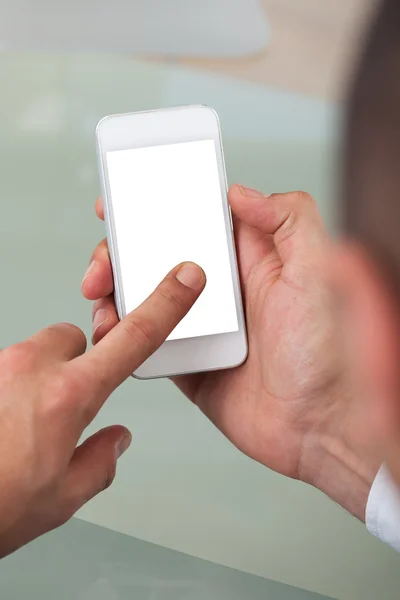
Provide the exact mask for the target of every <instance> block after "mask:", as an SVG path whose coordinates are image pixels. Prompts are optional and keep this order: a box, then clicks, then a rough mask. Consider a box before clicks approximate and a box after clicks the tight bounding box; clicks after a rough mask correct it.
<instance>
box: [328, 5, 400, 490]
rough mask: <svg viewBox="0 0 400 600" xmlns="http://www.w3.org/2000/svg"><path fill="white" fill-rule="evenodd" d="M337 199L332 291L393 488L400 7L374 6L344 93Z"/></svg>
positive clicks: (399, 313) (398, 344) (399, 299)
mask: <svg viewBox="0 0 400 600" xmlns="http://www.w3.org/2000/svg"><path fill="white" fill-rule="evenodd" d="M344 197H345V205H344V207H345V210H344V214H345V226H346V232H347V235H348V238H349V239H350V240H354V242H355V243H354V245H352V244H350V245H347V246H345V247H344V248H343V249H342V250H341V251H340V252H339V255H340V258H339V259H338V260H339V261H340V265H339V268H338V269H337V271H338V273H339V276H338V279H339V285H340V287H341V291H342V292H343V295H344V297H345V300H346V306H347V312H348V316H349V317H350V319H349V329H350V331H349V335H350V336H351V337H352V348H353V352H354V354H355V357H354V358H355V363H356V365H357V372H358V375H359V377H360V378H361V379H362V382H363V388H364V389H365V390H366V394H367V395H368V396H369V397H370V398H371V399H372V400H373V402H374V405H375V408H376V419H377V423H379V426H380V427H381V429H380V430H381V432H383V434H384V436H383V437H386V438H387V439H389V438H390V439H391V440H392V443H391V445H390V449H389V446H388V447H387V451H388V456H389V458H388V461H389V462H391V463H392V469H393V471H396V474H397V477H398V481H399V482H400V0H384V1H383V2H382V4H381V6H380V8H379V11H378V13H377V18H376V20H375V22H374V23H373V26H372V30H371V32H370V34H369V36H368V40H367V44H366V48H365V51H364V53H363V55H362V57H361V63H360V66H359V68H358V71H357V74H356V78H355V81H354V83H353V87H352V90H351V96H350V105H349V110H348V123H347V134H346V147H345V187H344ZM366 400H367V399H366ZM396 436H397V438H398V442H395V438H396Z"/></svg>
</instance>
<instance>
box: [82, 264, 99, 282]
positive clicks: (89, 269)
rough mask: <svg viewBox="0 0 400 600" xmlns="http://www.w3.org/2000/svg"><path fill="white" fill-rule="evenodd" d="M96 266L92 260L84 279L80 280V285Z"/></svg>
mask: <svg viewBox="0 0 400 600" xmlns="http://www.w3.org/2000/svg"><path fill="white" fill-rule="evenodd" d="M95 266H96V261H95V260H92V262H91V263H90V265H89V266H88V269H87V271H86V273H85V276H84V278H83V279H82V283H83V282H84V281H85V279H87V278H88V277H89V275H90V274H91V273H92V272H93V270H94V268H95Z"/></svg>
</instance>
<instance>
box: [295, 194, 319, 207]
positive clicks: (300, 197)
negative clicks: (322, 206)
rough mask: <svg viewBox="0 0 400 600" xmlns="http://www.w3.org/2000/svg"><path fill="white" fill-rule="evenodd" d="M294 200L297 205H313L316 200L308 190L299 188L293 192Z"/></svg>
mask: <svg viewBox="0 0 400 600" xmlns="http://www.w3.org/2000/svg"><path fill="white" fill-rule="evenodd" d="M294 200H295V203H296V204H297V205H299V204H300V205H306V206H311V207H315V206H316V202H315V199H314V197H313V196H311V194H309V193H308V192H303V191H301V190H299V191H296V192H294Z"/></svg>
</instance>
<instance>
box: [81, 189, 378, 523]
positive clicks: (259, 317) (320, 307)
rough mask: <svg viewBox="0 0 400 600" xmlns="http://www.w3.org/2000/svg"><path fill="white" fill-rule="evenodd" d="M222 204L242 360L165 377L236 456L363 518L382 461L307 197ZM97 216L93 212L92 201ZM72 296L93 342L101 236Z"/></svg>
mask: <svg viewBox="0 0 400 600" xmlns="http://www.w3.org/2000/svg"><path fill="white" fill-rule="evenodd" d="M229 203H230V206H231V208H232V211H233V215H234V225H235V235H236V244H237V252H238V260H239V267H240V275H241V281H242V286H243V297H244V303H245V310H246V318H247V326H248V336H249V348H250V350H249V358H248V360H247V362H246V363H245V364H244V365H242V366H241V367H239V368H237V369H233V370H227V371H220V372H214V373H205V374H201V375H196V376H186V377H183V378H177V379H175V383H176V384H177V385H178V386H179V388H180V389H181V390H182V391H183V392H184V393H185V394H186V396H187V397H188V398H189V399H190V400H191V401H192V402H194V403H195V404H196V405H197V406H198V407H199V408H200V409H201V410H202V411H203V412H204V413H205V414H206V415H207V417H208V418H209V419H210V420H211V421H212V422H213V423H214V424H215V425H216V426H217V427H218V428H219V429H220V430H221V431H222V432H223V433H224V435H226V437H227V438H229V440H231V442H232V443H233V444H235V446H237V448H239V449H240V450H241V451H242V452H244V453H245V454H247V455H248V456H250V457H252V458H253V459H255V460H257V461H259V462H261V463H262V464H264V465H266V466H267V467H269V468H271V469H274V470H275V471H277V472H279V473H281V474H283V475H285V476H288V477H292V478H295V479H301V480H303V481H305V482H307V483H310V484H312V485H314V486H315V487H317V488H319V489H320V490H322V491H323V492H325V493H326V494H328V495H329V496H330V497H331V498H332V499H334V500H335V501H336V502H338V503H339V504H341V505H342V506H343V507H345V508H346V509H347V510H348V511H349V512H351V513H353V514H354V515H356V516H357V517H358V518H359V519H361V520H363V519H364V517H365V507H366V501H367V497H368V493H369V490H370V487H371V484H372V481H373V479H374V477H375V475H376V472H377V470H378V468H379V465H380V460H381V456H380V454H379V450H378V448H377V447H376V446H375V443H374V442H373V440H375V438H374V436H372V431H373V426H372V424H371V422H370V419H369V417H368V415H369V412H367V411H365V409H364V406H363V405H362V403H360V402H359V401H358V400H357V401H356V400H355V398H356V395H355V394H354V393H353V388H352V386H353V382H352V380H351V379H350V377H349V376H348V369H347V362H346V360H345V353H344V351H343V335H342V331H341V329H340V327H338V323H339V322H340V317H339V315H338V308H337V306H336V303H335V302H334V301H333V299H334V298H335V295H334V293H333V291H334V290H333V288H332V285H333V286H334V285H335V284H334V283H333V284H332V278H331V276H330V274H329V272H330V265H331V261H332V258H331V257H332V256H333V255H332V249H331V243H330V241H329V238H328V236H327V233H326V231H325V228H324V226H323V223H322V221H321V218H320V215H319V213H318V210H317V207H316V204H315V202H314V200H313V199H312V198H311V197H310V196H309V195H308V194H306V193H304V192H293V193H288V194H273V195H271V196H268V197H267V196H265V195H264V194H262V193H260V192H258V191H255V190H249V189H246V188H243V187H241V186H233V187H232V188H231V190H230V192H229ZM96 212H97V214H98V216H99V217H100V218H104V215H103V208H102V203H101V200H99V201H98V202H97V204H96ZM336 285H337V286H338V287H340V283H339V281H337V282H336ZM82 291H83V294H84V295H85V296H86V298H88V299H90V300H95V304H94V315H95V328H94V334H93V341H94V343H95V344H96V343H98V342H99V341H100V340H101V339H103V338H104V336H105V335H107V334H108V332H109V331H111V330H112V328H113V327H114V326H115V325H116V324H117V322H118V318H117V315H116V311H115V306H114V302H113V296H112V293H113V280H112V271H111V266H110V261H109V256H108V251H107V244H106V241H103V242H101V243H100V245H99V246H98V247H97V248H96V250H95V251H94V253H93V256H92V263H91V267H90V274H89V276H88V277H87V278H86V279H85V280H84V282H83V285H82ZM99 310H101V311H102V313H101V314H102V318H101V320H98V319H97V317H96V315H98V311H99Z"/></svg>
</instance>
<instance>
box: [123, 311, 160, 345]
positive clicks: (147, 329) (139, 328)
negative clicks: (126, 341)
mask: <svg viewBox="0 0 400 600" xmlns="http://www.w3.org/2000/svg"><path fill="white" fill-rule="evenodd" d="M123 324H124V327H125V331H126V333H127V334H128V336H129V337H130V338H131V340H132V341H133V342H134V343H135V345H137V346H138V347H142V346H146V347H147V346H150V347H152V346H153V345H154V338H155V335H156V333H157V331H156V327H155V324H154V323H153V322H152V321H151V320H150V319H145V318H143V317H140V316H138V315H137V314H132V315H128V316H127V317H126V319H124V321H123Z"/></svg>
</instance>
